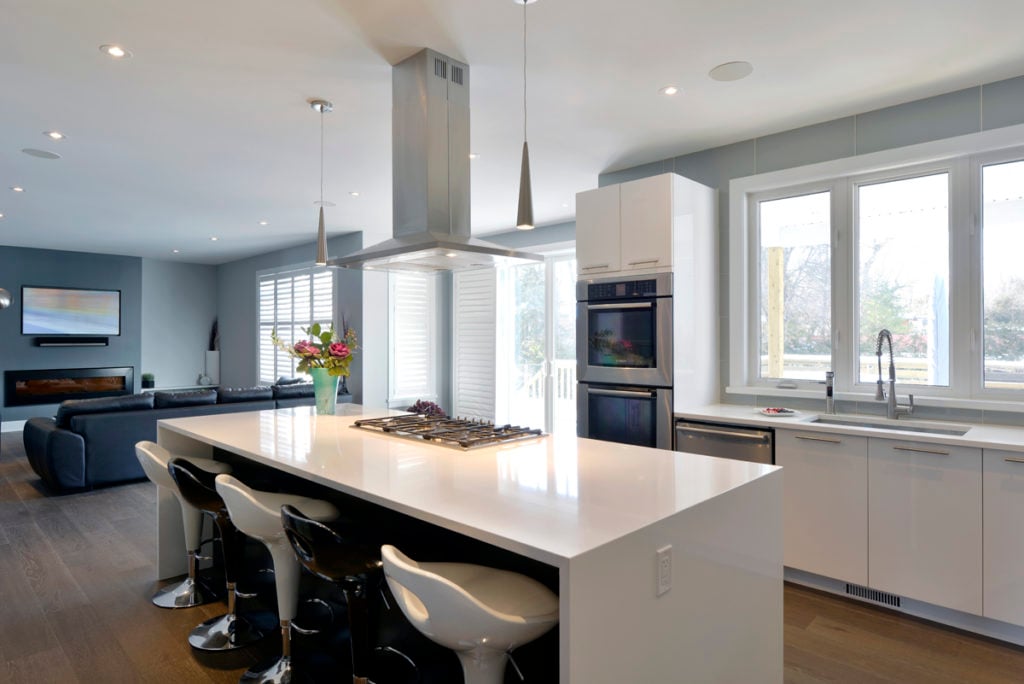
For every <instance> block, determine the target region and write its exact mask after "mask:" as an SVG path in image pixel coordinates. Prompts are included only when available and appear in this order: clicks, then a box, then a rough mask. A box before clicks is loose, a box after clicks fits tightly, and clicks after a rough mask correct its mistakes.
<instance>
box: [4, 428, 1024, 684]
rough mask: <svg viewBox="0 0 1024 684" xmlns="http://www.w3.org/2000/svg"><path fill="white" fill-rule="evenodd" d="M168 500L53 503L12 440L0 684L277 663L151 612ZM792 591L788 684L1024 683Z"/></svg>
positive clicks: (221, 677)
mask: <svg viewBox="0 0 1024 684" xmlns="http://www.w3.org/2000/svg"><path fill="white" fill-rule="evenodd" d="M155 500H156V488H155V487H154V485H152V484H150V483H149V482H142V483H138V484H131V485H126V486H120V487H112V488H109V489H102V490H98V491H94V492H85V493H81V494H72V495H67V496H50V495H48V494H47V493H46V492H45V490H43V489H42V485H41V483H40V482H39V479H38V477H36V475H35V473H33V472H32V469H31V468H30V467H29V465H28V462H27V461H26V460H25V455H24V450H23V448H22V445H21V435H20V433H4V435H3V445H2V449H0V681H8V682H18V683H20V682H33V683H36V682H59V683H60V684H66V683H71V682H82V683H83V684H86V683H92V682H160V683H163V682H237V681H238V678H239V676H240V675H241V673H242V672H243V671H244V670H245V669H246V668H247V667H249V666H250V665H251V664H252V663H254V662H256V660H257V659H258V658H260V657H261V656H262V655H266V653H262V654H261V653H259V652H255V653H253V652H250V653H245V654H239V655H237V656H233V657H229V658H230V659H225V658H219V659H218V658H209V657H206V658H202V659H201V660H200V659H197V657H196V656H195V655H194V654H193V652H192V651H191V649H190V648H189V646H188V645H187V642H186V640H185V635H186V634H187V633H188V631H189V630H190V629H191V628H192V627H193V626H194V625H196V624H197V623H198V622H200V621H201V620H203V619H205V618H207V617H211V616H213V615H217V614H219V613H221V612H223V606H221V605H219V604H213V605H209V606H200V607H198V608H195V609H191V610H187V611H169V610H160V609H157V608H155V607H153V606H152V605H151V604H150V603H149V597H150V595H151V593H152V592H153V590H154V589H155V587H156V585H155V583H154V582H153V577H154V574H155V570H154V567H153V561H154V558H155V537H156V515H155ZM785 592H786V593H785V611H786V614H785V681H786V682H791V683H793V684H804V683H816V682H850V683H851V684H873V683H882V682H885V683H900V684H914V683H918V682H920V683H921V684H926V683H927V684H941V683H944V682H972V683H973V682H978V683H993V684H995V683H1006V684H1010V683H1014V684H1020V683H1021V682H1024V649H1020V648H1017V647H1014V646H1009V645H1006V644H1003V643H1000V642H996V641H992V640H988V639H984V638H979V637H975V636H972V635H969V634H965V633H961V632H957V631H955V630H950V629H946V628H944V627H940V626H938V625H934V624H931V623H928V622H925V621H921V620H916V619H913V618H908V617H905V616H903V615H901V614H898V613H893V612H890V611H887V610H884V609H881V608H876V607H874V606H870V605H866V604H863V603H858V602H854V601H850V600H845V599H840V598H836V597H833V596H830V595H828V594H823V593H820V592H817V591H814V590H811V589H806V588H803V587H798V586H792V585H787V586H786V590H785ZM268 641H270V642H271V643H270V644H269V645H268V646H267V648H270V649H271V650H272V648H273V644H272V640H268ZM737 656H738V657H741V654H737ZM684 682H685V680H683V679H681V680H680V683H679V684H684ZM638 684H662V683H660V682H658V683H654V682H651V683H647V682H638ZM730 684H742V683H730ZM751 684H756V683H751Z"/></svg>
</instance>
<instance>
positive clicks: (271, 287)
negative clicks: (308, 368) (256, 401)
mask: <svg viewBox="0 0 1024 684" xmlns="http://www.w3.org/2000/svg"><path fill="white" fill-rule="evenodd" d="M259 316H260V320H259V378H260V379H259V381H260V383H261V384H271V383H273V382H274V381H275V380H277V378H279V377H281V376H282V375H295V366H296V363H297V362H296V360H295V359H293V358H292V357H291V356H289V355H288V354H285V353H284V352H282V351H280V350H278V349H277V348H275V347H274V345H273V343H272V342H271V341H270V333H271V331H272V330H273V329H274V327H275V326H276V327H277V335H278V337H280V338H281V340H282V341H284V342H286V343H287V344H294V343H295V341H296V340H298V339H300V338H303V337H305V335H303V333H302V328H308V327H309V326H310V325H312V324H313V323H321V324H328V325H330V323H331V322H332V321H333V320H334V272H333V271H327V270H318V271H309V270H306V271H290V272H288V273H271V274H267V275H264V276H260V279H259ZM340 334H343V333H342V332H341V331H340V330H339V335H340Z"/></svg>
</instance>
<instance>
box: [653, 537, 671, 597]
mask: <svg viewBox="0 0 1024 684" xmlns="http://www.w3.org/2000/svg"><path fill="white" fill-rule="evenodd" d="M656 557H657V561H658V569H657V592H658V593H657V595H658V596H661V595H662V594H664V593H666V592H667V591H668V590H669V589H671V588H672V545H671V544H669V545H667V546H662V547H661V548H660V549H658V550H657V552H656Z"/></svg>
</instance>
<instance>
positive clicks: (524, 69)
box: [523, 0, 529, 142]
mask: <svg viewBox="0 0 1024 684" xmlns="http://www.w3.org/2000/svg"><path fill="white" fill-rule="evenodd" d="M528 2H529V0H523V142H526V5H527V4H528Z"/></svg>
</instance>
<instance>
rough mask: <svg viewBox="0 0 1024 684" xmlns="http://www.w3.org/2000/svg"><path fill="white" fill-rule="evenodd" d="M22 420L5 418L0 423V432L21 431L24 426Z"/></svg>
mask: <svg viewBox="0 0 1024 684" xmlns="http://www.w3.org/2000/svg"><path fill="white" fill-rule="evenodd" d="M25 422H26V421H24V420H5V421H4V422H2V423H0V432H21V430H22V428H24V427H25Z"/></svg>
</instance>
